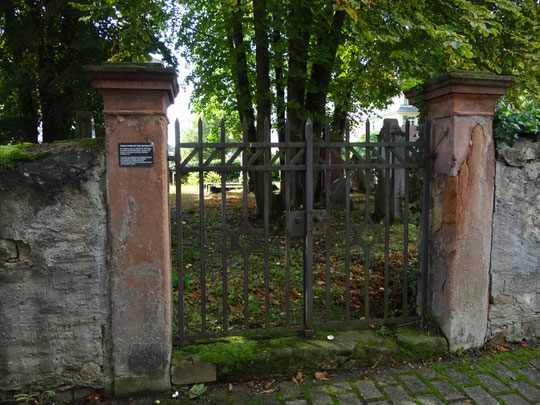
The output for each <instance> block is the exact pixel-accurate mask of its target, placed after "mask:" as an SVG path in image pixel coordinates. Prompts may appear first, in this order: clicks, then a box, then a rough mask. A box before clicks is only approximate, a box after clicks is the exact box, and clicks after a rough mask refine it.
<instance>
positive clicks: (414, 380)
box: [399, 374, 429, 392]
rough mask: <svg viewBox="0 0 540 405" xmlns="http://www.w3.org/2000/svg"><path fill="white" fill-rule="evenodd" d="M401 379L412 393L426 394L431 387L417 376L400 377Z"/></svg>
mask: <svg viewBox="0 0 540 405" xmlns="http://www.w3.org/2000/svg"><path fill="white" fill-rule="evenodd" d="M399 379H400V380H401V381H402V382H403V384H405V386H406V387H407V389H408V390H409V391H411V392H424V391H429V387H428V386H427V385H426V384H424V383H423V382H422V380H420V378H418V376H417V375H414V374H408V375H400V376H399Z"/></svg>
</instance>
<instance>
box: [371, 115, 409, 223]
mask: <svg viewBox="0 0 540 405" xmlns="http://www.w3.org/2000/svg"><path fill="white" fill-rule="evenodd" d="M378 141H379V142H404V141H405V134H404V133H403V131H402V130H401V127H400V126H399V124H398V120H396V119H385V120H384V121H383V127H382V129H381V132H380V133H379V136H378ZM395 153H398V154H399V155H400V156H404V155H405V148H404V147H399V148H397V147H396V148H394V150H393V152H392V153H390V162H388V163H391V164H392V163H399V160H398V159H397V158H396V157H395V156H394V154H395ZM380 154H381V156H382V157H383V158H384V157H385V155H386V154H385V150H384V147H381V149H380ZM385 175H387V172H386V171H385V170H377V186H376V189H375V218H376V219H378V220H380V219H383V218H384V217H385V211H386V204H389V209H390V211H389V212H390V219H393V218H399V217H401V216H402V215H403V207H402V201H403V196H404V192H405V170H404V169H391V170H390V173H389V175H390V179H389V182H390V193H389V194H390V196H389V197H390V199H389V201H386V193H385V189H384V184H385Z"/></svg>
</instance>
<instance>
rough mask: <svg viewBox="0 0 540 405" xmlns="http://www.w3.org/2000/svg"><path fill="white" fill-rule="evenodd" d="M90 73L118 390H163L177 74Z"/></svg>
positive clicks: (112, 68)
mask: <svg viewBox="0 0 540 405" xmlns="http://www.w3.org/2000/svg"><path fill="white" fill-rule="evenodd" d="M86 70H87V73H88V76H89V77H90V79H91V81H92V86H93V87H94V88H95V89H96V90H97V91H98V92H99V93H100V94H101V95H102V96H103V103H104V110H103V113H104V115H105V127H106V164H107V193H108V221H109V227H108V228H109V235H108V237H109V263H108V267H109V277H110V292H109V294H110V302H111V308H110V310H111V330H110V340H111V342H110V344H111V354H112V356H111V358H112V368H113V385H114V394H115V395H116V396H123V395H130V394H135V393H139V392H161V391H165V390H167V389H169V388H170V358H171V349H172V344H171V343H172V342H171V339H172V296H171V294H172V289H171V267H170V235H169V233H170V231H169V205H168V162H167V117H166V110H167V107H168V106H169V105H170V104H171V103H172V102H173V99H174V97H175V96H176V94H177V93H178V85H177V82H176V73H175V71H174V69H172V68H163V67H161V65H158V64H141V65H123V64H110V65H108V64H105V65H102V66H90V67H87V68H86Z"/></svg>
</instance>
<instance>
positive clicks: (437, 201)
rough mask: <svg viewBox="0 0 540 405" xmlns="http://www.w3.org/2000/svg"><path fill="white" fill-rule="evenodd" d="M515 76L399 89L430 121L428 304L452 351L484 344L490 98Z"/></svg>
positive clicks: (453, 79)
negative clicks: (403, 91)
mask: <svg viewBox="0 0 540 405" xmlns="http://www.w3.org/2000/svg"><path fill="white" fill-rule="evenodd" d="M513 83H514V79H513V78H512V77H508V76H497V75H494V74H490V73H478V72H466V71H456V72H451V73H447V74H445V75H443V76H441V77H439V78H436V79H433V80H431V81H429V82H427V83H425V85H424V86H422V87H420V88H414V89H411V90H409V91H407V92H405V96H406V97H407V98H408V99H409V100H410V101H411V103H412V104H415V105H416V104H418V103H419V102H423V103H425V107H426V108H427V117H428V118H429V119H430V120H431V121H432V127H431V128H432V130H431V150H432V152H433V153H434V154H435V156H436V158H435V160H434V162H433V170H432V178H431V201H430V205H431V207H430V247H429V249H430V256H429V277H428V307H429V310H430V311H431V313H432V314H433V315H435V317H436V318H437V319H438V322H439V324H440V326H441V328H442V330H443V332H444V334H445V335H446V337H447V339H448V342H449V344H450V349H451V350H457V349H458V348H471V347H480V346H482V345H483V344H484V340H485V336H486V331H487V321H488V305H489V280H490V276H489V272H490V255H491V225H492V216H493V198H494V175H495V147H494V141H493V128H492V123H493V113H494V110H495V102H496V100H497V99H498V98H499V97H501V96H503V95H504V94H506V92H507V90H508V88H509V87H510V86H512V84H513Z"/></svg>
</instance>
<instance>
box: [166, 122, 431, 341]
mask: <svg viewBox="0 0 540 405" xmlns="http://www.w3.org/2000/svg"><path fill="white" fill-rule="evenodd" d="M285 132H286V136H285V140H284V142H271V141H270V129H269V125H268V124H267V125H266V128H265V139H264V141H262V142H248V141H247V135H246V134H247V131H246V127H245V125H244V129H243V133H244V137H243V141H242V142H227V141H226V135H225V128H224V125H223V123H222V124H221V131H220V141H219V142H214V143H208V142H204V141H203V130H202V122H199V133H198V142H194V143H180V134H179V125H178V122H176V147H175V155H174V156H169V160H170V161H173V162H174V164H175V169H176V214H175V220H174V221H173V223H174V222H175V224H176V246H173V251H176V260H174V258H173V267H174V269H175V270H176V271H177V280H178V283H177V293H178V294H177V297H178V313H177V315H178V316H177V319H176V322H177V336H175V337H176V338H177V342H178V343H179V344H180V345H181V346H183V345H185V344H186V343H188V342H189V341H191V340H194V339H200V338H208V337H217V336H225V335H238V334H255V333H270V332H273V331H278V330H283V329H286V330H295V331H304V333H305V334H306V335H310V334H312V333H313V330H314V328H317V327H342V326H348V325H351V326H352V325H359V324H362V325H376V324H387V323H399V322H411V321H414V320H418V319H419V316H418V314H420V315H422V314H423V312H424V311H425V302H426V300H425V288H424V287H425V283H423V282H422V279H425V273H426V271H427V267H426V260H425V257H426V254H427V240H426V239H427V238H425V237H424V236H423V235H422V232H423V231H424V230H425V229H427V221H428V209H427V207H425V205H426V203H427V201H428V198H427V196H428V195H429V184H428V183H429V181H423V179H429V122H426V123H425V125H424V133H425V134H426V135H425V136H424V137H423V138H424V140H423V141H422V140H411V139H412V138H411V136H410V128H409V125H408V124H407V126H406V131H405V135H404V136H403V137H401V138H400V137H399V136H397V137H396V135H395V133H392V132H391V127H390V125H387V126H386V125H385V127H384V128H383V130H382V131H381V133H380V134H379V136H378V139H376V140H375V141H372V139H371V137H372V136H373V135H372V134H371V133H370V128H369V122H368V123H367V124H366V131H365V135H364V139H362V141H361V142H356V141H355V142H351V141H350V133H349V130H348V129H347V130H346V136H345V141H343V142H333V141H331V140H330V130H329V128H328V125H326V129H325V131H324V140H320V141H313V126H312V124H311V122H310V121H308V122H307V123H306V125H305V131H304V134H305V136H304V140H302V141H291V136H290V134H289V131H288V130H287V129H286V131H285ZM210 172H213V173H215V174H217V176H219V180H220V181H218V182H217V183H216V182H211V181H206V180H205V179H207V175H208V173H210ZM188 173H196V174H198V187H197V190H196V191H195V193H193V194H190V193H189V192H185V190H184V188H186V187H185V186H183V185H182V177H183V176H186V175H187V174H188ZM235 175H236V176H237V175H240V179H241V180H240V181H239V182H231V181H229V180H228V179H230V178H231V177H234V176H235ZM215 177H216V175H214V178H215ZM250 178H252V179H253V178H256V180H255V181H257V182H258V183H257V184H259V185H260V184H262V187H260V190H261V192H260V197H259V201H258V204H259V207H261V209H260V210H259V215H258V213H257V207H256V205H255V198H254V196H253V193H252V192H250V187H251V186H252V183H250V180H249V179H250ZM334 178H339V179H337V180H336V181H333V180H334ZM277 190H279V196H280V197H279V198H278V195H277V193H276V191H277ZM421 202H422V204H423V205H424V206H423V205H422V204H421ZM261 204H262V206H261ZM272 205H273V206H274V209H272ZM260 214H262V215H260ZM173 234H174V232H173ZM420 263H421V264H420ZM418 286H421V287H422V291H420V292H417V287H418ZM418 304H419V305H418ZM417 307H419V308H417Z"/></svg>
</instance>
